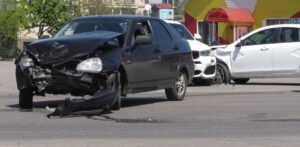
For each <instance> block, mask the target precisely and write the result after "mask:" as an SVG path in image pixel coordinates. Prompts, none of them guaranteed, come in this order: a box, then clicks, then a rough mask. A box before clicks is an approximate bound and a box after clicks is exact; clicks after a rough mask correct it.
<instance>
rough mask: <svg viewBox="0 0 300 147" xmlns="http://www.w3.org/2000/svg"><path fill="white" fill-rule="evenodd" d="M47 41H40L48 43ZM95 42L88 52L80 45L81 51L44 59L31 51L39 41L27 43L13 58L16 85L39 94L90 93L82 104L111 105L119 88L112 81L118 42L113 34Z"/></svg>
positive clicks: (114, 72)
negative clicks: (32, 44)
mask: <svg viewBox="0 0 300 147" xmlns="http://www.w3.org/2000/svg"><path fill="white" fill-rule="evenodd" d="M114 37H115V36H114ZM117 37H118V36H117ZM51 41H52V40H49V41H48V42H51ZM48 42H47V41H44V42H41V44H49V43H48ZM61 42H62V41H61ZM68 44H72V42H68ZM96 44H98V45H99V46H97V47H95V48H94V49H92V48H91V49H88V50H89V52H87V50H84V47H85V46H83V47H82V48H83V51H82V52H80V51H78V50H77V54H74V53H72V54H64V55H65V56H67V57H65V58H55V59H54V60H50V58H47V61H46V60H45V59H43V58H41V56H40V55H41V54H33V53H37V52H33V51H34V50H35V49H34V47H35V48H37V47H39V46H41V45H40V44H34V45H35V46H30V47H31V50H27V49H25V50H24V51H23V52H22V54H21V55H20V56H19V57H18V58H17V59H16V61H15V63H16V79H17V86H18V89H19V90H22V89H30V90H32V91H33V95H42V96H44V95H45V94H46V93H48V94H71V95H73V96H90V97H91V98H90V100H86V99H84V103H83V104H80V105H82V106H86V107H93V105H94V107H95V106H97V107H101V106H102V105H103V106H104V105H112V104H113V102H114V101H115V98H116V97H117V95H118V90H119V88H118V83H116V82H118V80H117V79H118V77H119V76H118V75H117V74H118V68H119V66H120V62H121V60H120V45H119V44H118V39H116V38H110V39H107V40H106V41H104V40H102V41H101V43H99V42H96ZM70 46H71V45H70ZM93 47H94V46H93ZM85 48H88V46H87V47H85ZM55 49H56V50H58V49H57V48H55ZM77 49H78V47H77ZM49 50H50V49H49ZM69 50H72V48H69ZM51 51H52V50H51ZM40 52H41V51H40ZM82 53H84V54H82ZM44 54H45V55H46V53H43V55H44ZM116 86H117V87H116ZM95 102H99V103H95ZM78 104H79V103H77V104H76V105H78ZM86 107H83V108H86Z"/></svg>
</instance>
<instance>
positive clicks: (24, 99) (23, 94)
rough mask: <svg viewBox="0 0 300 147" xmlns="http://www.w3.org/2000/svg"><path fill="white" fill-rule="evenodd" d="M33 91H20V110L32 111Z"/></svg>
mask: <svg viewBox="0 0 300 147" xmlns="http://www.w3.org/2000/svg"><path fill="white" fill-rule="evenodd" d="M32 102H33V91H32V89H20V91H19V107H20V108H21V109H32Z"/></svg>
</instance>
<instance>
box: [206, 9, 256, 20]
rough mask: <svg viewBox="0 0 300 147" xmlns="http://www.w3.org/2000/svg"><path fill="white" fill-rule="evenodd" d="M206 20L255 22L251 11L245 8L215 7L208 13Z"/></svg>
mask: <svg viewBox="0 0 300 147" xmlns="http://www.w3.org/2000/svg"><path fill="white" fill-rule="evenodd" d="M205 21H211V22H232V23H254V19H253V17H252V15H251V13H250V12H249V11H248V10H247V9H244V8H213V9H211V10H210V11H209V12H208V13H207V14H206V16H205Z"/></svg>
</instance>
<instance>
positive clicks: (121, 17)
mask: <svg viewBox="0 0 300 147" xmlns="http://www.w3.org/2000/svg"><path fill="white" fill-rule="evenodd" d="M96 19H113V20H140V19H158V18H154V17H147V16H136V15H94V16H84V17H79V18H76V19H74V20H73V21H78V20H96Z"/></svg>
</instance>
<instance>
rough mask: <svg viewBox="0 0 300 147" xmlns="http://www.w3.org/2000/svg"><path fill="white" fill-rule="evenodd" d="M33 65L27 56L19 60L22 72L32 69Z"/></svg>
mask: <svg viewBox="0 0 300 147" xmlns="http://www.w3.org/2000/svg"><path fill="white" fill-rule="evenodd" d="M33 65H34V64H33V60H32V58H30V57H28V56H23V57H22V58H21V61H20V67H21V69H22V71H24V70H25V69H26V68H28V67H32V66H33Z"/></svg>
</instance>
